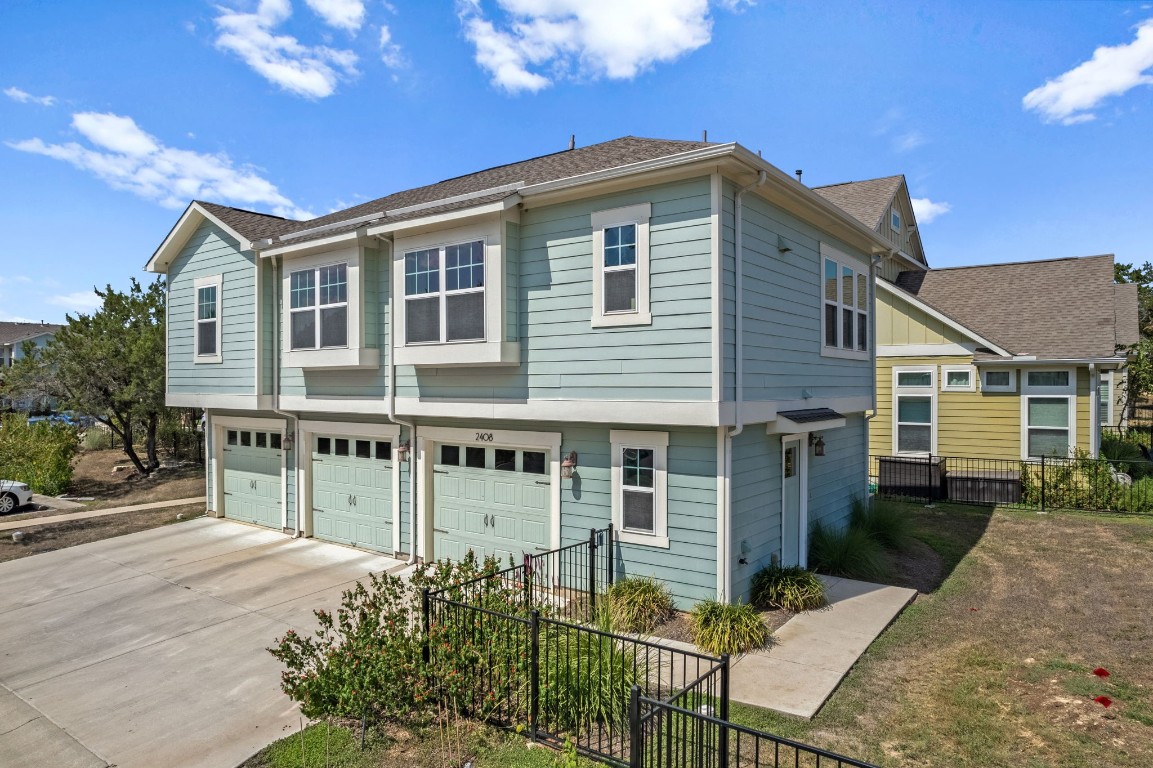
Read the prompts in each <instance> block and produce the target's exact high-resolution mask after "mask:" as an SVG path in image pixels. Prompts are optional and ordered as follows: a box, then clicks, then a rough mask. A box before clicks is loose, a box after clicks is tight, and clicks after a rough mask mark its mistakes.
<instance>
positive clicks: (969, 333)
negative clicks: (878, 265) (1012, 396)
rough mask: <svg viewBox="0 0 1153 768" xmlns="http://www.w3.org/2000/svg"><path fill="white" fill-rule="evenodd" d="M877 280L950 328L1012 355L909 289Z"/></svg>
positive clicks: (986, 345)
mask: <svg viewBox="0 0 1153 768" xmlns="http://www.w3.org/2000/svg"><path fill="white" fill-rule="evenodd" d="M876 282H877V285H879V286H880V287H881V288H883V289H884V290H886V291H888V292H889V293H891V294H892V295H894V296H896V297H897V298H899V299H901V300H903V301H907V302H908V303H910V304H912V305H913V306H914V307H916V308H917V309H919V310H921V311H922V312H924V313H925V314H926V315H928V316H929V317H932V318H934V319H937V320H940V321H941V322H942V323H944V324H945V325H947V326H949V327H950V328H952V329H953V330H955V331H957V332H958V333H963V334H965V335H966V336H968V337H969V338H970V339H972V340H973V341H975V342H977V343H978V344H980V345H981V346H983V347H988V348H989V349H991V350H993V351H994V352H996V353H997V354H998V355H1004V356H1005V357H1011V356H1012V353H1010V352H1009V351H1008V350H1007V349H1003V348H1002V347H1000V346H999V345H997V344H994V343H993V342H991V341H989V340H988V339H986V338H985V337H984V336H981V335H980V334H979V333H976V332H975V331H973V330H972V329H971V328H967V327H966V326H964V325H961V324H960V323H958V322H957V321H956V320H954V319H953V318H951V317H949V316H948V315H945V314H942V313H941V312H939V311H938V310H936V309H933V308H932V307H930V306H929V305H928V304H926V303H925V302H923V301H921V300H920V299H918V298H917V297H916V296H914V295H913V294H911V293H909V292H908V291H905V290H902V289H901V288H898V287H897V286H896V285H893V284H892V283H890V282H889V281H888V280H883V279H879V280H877V281H876Z"/></svg>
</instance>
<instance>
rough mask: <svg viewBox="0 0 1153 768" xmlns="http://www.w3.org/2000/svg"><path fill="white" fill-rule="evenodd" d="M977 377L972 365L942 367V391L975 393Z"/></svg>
mask: <svg viewBox="0 0 1153 768" xmlns="http://www.w3.org/2000/svg"><path fill="white" fill-rule="evenodd" d="M976 389H977V384H976V376H975V374H974V373H973V366H971V365H942V366H941V390H942V391H944V392H975V391H976Z"/></svg>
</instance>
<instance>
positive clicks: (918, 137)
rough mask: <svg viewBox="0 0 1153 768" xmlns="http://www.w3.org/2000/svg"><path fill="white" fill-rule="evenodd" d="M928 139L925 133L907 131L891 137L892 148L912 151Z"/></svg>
mask: <svg viewBox="0 0 1153 768" xmlns="http://www.w3.org/2000/svg"><path fill="white" fill-rule="evenodd" d="M928 141H929V140H928V139H926V138H925V134H923V133H921V132H920V131H916V130H914V131H909V132H907V133H902V134H901V135H900V136H894V137H893V149H895V150H896V151H898V152H912V151H913V150H914V149H916V148H917V147H921V146H924V145H925V144H927V143H928Z"/></svg>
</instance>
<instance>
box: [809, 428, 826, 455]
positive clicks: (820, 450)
mask: <svg viewBox="0 0 1153 768" xmlns="http://www.w3.org/2000/svg"><path fill="white" fill-rule="evenodd" d="M809 445H810V446H812V448H813V455H814V456H824V455H825V438H824V437H823V436H821V435H814V434H812V433H809Z"/></svg>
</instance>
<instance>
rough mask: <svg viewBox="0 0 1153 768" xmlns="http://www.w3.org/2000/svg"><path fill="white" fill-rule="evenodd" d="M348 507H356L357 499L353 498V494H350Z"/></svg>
mask: <svg viewBox="0 0 1153 768" xmlns="http://www.w3.org/2000/svg"><path fill="white" fill-rule="evenodd" d="M348 506H350V507H355V506H356V497H355V496H353V495H352V494H351V493H350V494H348Z"/></svg>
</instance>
